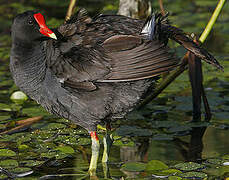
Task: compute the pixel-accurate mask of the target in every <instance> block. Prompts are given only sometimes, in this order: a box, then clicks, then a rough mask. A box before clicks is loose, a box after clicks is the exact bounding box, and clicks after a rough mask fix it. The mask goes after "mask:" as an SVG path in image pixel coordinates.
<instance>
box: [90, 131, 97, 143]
mask: <svg viewBox="0 0 229 180" xmlns="http://www.w3.org/2000/svg"><path fill="white" fill-rule="evenodd" d="M90 135H91V138H93V139H95V140H96V141H98V140H99V138H98V136H97V132H96V131H91V133H90Z"/></svg>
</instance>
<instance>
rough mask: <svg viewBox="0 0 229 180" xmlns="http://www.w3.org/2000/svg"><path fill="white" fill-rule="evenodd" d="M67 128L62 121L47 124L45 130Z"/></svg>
mask: <svg viewBox="0 0 229 180" xmlns="http://www.w3.org/2000/svg"><path fill="white" fill-rule="evenodd" d="M63 128H66V125H65V124H62V123H49V124H48V125H47V126H45V127H44V128H42V129H44V130H58V129H63Z"/></svg>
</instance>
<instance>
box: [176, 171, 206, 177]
mask: <svg viewBox="0 0 229 180" xmlns="http://www.w3.org/2000/svg"><path fill="white" fill-rule="evenodd" d="M180 176H181V177H183V178H190V179H193V178H200V179H203V178H207V177H208V175H207V174H205V173H202V172H186V173H182V174H180Z"/></svg>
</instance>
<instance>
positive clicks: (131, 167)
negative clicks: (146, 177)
mask: <svg viewBox="0 0 229 180" xmlns="http://www.w3.org/2000/svg"><path fill="white" fill-rule="evenodd" d="M145 168H146V164H144V163H140V162H128V163H125V164H123V165H122V167H121V169H122V170H124V171H130V172H140V171H144V170H145Z"/></svg>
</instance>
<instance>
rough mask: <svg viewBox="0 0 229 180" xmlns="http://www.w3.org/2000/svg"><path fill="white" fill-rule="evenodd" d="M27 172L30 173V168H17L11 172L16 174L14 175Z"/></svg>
mask: <svg viewBox="0 0 229 180" xmlns="http://www.w3.org/2000/svg"><path fill="white" fill-rule="evenodd" d="M29 171H32V169H31V168H27V167H17V168H15V169H12V172H13V173H16V174H18V173H25V172H29Z"/></svg>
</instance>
